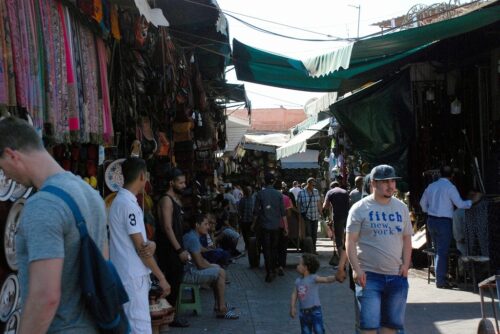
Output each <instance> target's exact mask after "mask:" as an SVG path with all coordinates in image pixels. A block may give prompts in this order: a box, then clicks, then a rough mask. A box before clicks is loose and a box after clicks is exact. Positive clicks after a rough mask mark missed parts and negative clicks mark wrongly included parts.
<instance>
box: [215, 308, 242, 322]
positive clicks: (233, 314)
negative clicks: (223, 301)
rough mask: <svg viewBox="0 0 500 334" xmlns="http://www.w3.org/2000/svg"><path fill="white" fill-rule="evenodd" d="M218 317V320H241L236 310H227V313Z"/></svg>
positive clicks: (218, 314) (219, 314)
mask: <svg viewBox="0 0 500 334" xmlns="http://www.w3.org/2000/svg"><path fill="white" fill-rule="evenodd" d="M216 317H217V318H218V319H228V320H236V319H239V318H240V315H239V314H237V313H236V312H235V311H234V310H227V312H226V313H217V316H216Z"/></svg>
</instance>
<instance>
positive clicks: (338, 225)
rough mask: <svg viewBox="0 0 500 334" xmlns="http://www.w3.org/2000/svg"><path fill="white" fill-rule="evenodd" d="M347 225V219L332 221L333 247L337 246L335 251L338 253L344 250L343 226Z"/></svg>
mask: <svg viewBox="0 0 500 334" xmlns="http://www.w3.org/2000/svg"><path fill="white" fill-rule="evenodd" d="M346 223H347V217H346V218H343V219H334V220H333V231H334V232H335V245H336V246H337V250H338V252H339V256H340V251H341V250H344V249H345V246H344V244H345V239H344V237H345V225H346Z"/></svg>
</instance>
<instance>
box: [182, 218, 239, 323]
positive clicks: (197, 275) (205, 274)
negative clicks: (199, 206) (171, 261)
mask: <svg viewBox="0 0 500 334" xmlns="http://www.w3.org/2000/svg"><path fill="white" fill-rule="evenodd" d="M192 227H193V229H192V230H191V231H189V232H188V233H186V234H184V237H183V238H182V241H183V244H184V248H185V249H186V250H187V251H188V252H189V254H190V255H191V257H192V262H191V261H188V263H187V264H186V265H185V266H184V279H183V282H184V283H188V284H210V285H211V286H212V288H213V291H214V299H215V307H214V309H215V312H216V316H217V318H223V319H238V318H239V315H238V314H237V313H236V312H234V310H233V309H229V308H228V307H227V304H226V302H225V299H224V298H225V295H224V290H225V287H226V271H225V270H224V269H222V268H221V267H220V266H219V265H217V264H210V263H209V262H208V261H207V260H205V259H204V258H203V256H202V255H201V243H200V236H201V235H205V234H207V233H208V229H209V228H210V227H209V223H208V219H207V217H206V216H204V215H199V216H197V217H196V219H195V224H194V225H193V226H192Z"/></svg>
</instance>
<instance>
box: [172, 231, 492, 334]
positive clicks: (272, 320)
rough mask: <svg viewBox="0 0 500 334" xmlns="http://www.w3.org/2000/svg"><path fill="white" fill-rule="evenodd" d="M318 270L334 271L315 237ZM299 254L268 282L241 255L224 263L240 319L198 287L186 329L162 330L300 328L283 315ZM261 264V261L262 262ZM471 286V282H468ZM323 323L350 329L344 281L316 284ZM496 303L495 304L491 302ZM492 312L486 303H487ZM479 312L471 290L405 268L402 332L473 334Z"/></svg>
mask: <svg viewBox="0 0 500 334" xmlns="http://www.w3.org/2000/svg"><path fill="white" fill-rule="evenodd" d="M319 242H320V244H321V245H323V247H319V248H318V251H319V253H320V260H321V264H322V266H321V269H320V271H319V274H320V275H331V274H334V272H335V271H334V270H333V268H332V267H331V266H329V265H328V260H329V258H330V254H331V250H332V249H331V248H330V247H328V246H327V242H326V239H323V240H320V241H319ZM299 256H300V254H299V253H289V254H288V259H287V263H288V266H287V268H286V273H285V276H284V277H278V278H277V279H276V280H275V281H274V282H272V283H265V282H264V270H263V269H262V268H260V269H249V267H248V261H247V258H246V257H243V258H241V259H239V260H238V261H237V263H235V264H232V265H231V266H230V267H229V268H228V273H229V279H230V281H231V283H230V284H228V285H227V294H226V295H227V299H228V301H229V302H230V303H231V304H232V305H234V306H238V308H239V310H240V312H241V318H240V319H239V320H220V319H216V318H215V316H214V314H213V312H212V311H211V310H212V307H213V296H212V292H211V291H209V290H202V291H201V296H202V304H203V311H204V312H203V314H201V315H199V316H195V315H189V314H187V315H186V316H187V319H188V320H189V321H190V323H191V326H190V327H189V328H185V329H178V328H171V329H170V330H169V331H163V332H162V333H171V334H177V333H179V334H199V333H210V334H219V333H220V334H223V333H235V334H247V333H248V334H274V333H287V334H295V333H300V328H299V321H298V320H297V319H291V318H290V317H289V315H288V309H289V300H290V294H291V291H292V288H293V283H294V281H295V278H296V277H297V273H296V272H295V266H296V264H297V263H298V259H299ZM261 263H263V262H261ZM469 288H470V286H469ZM320 289H321V290H320V292H321V302H322V305H323V314H324V320H325V328H326V332H327V333H334V334H344V333H345V334H347V333H348V334H352V333H354V330H353V326H354V325H353V324H354V310H353V295H352V292H351V290H350V289H349V284H348V282H347V280H346V282H344V284H339V283H333V284H328V285H323V286H322V287H321V288H320ZM496 305H498V304H496ZM488 310H489V312H490V313H491V311H490V310H491V308H488ZM480 317H481V311H480V304H479V296H478V295H477V294H474V293H472V292H471V291H459V290H441V289H437V288H436V287H435V285H433V284H432V283H431V284H430V285H428V284H427V276H426V274H425V273H424V272H422V271H418V270H412V271H411V273H410V293H409V298H408V306H407V311H406V333H407V334H414V333H416V334H420V333H422V334H433V333H453V334H470V333H476V331H477V325H478V323H479V320H480Z"/></svg>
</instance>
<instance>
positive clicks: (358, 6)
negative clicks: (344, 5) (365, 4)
mask: <svg viewBox="0 0 500 334" xmlns="http://www.w3.org/2000/svg"><path fill="white" fill-rule="evenodd" d="M349 7H353V8H356V9H357V10H358V32H357V37H356V40H358V39H359V23H360V19H361V5H357V6H356V5H349Z"/></svg>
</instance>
